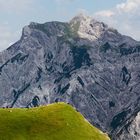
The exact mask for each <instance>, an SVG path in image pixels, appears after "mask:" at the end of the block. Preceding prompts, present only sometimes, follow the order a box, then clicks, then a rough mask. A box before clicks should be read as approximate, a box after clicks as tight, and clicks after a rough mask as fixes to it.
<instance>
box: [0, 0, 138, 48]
mask: <svg viewBox="0 0 140 140" xmlns="http://www.w3.org/2000/svg"><path fill="white" fill-rule="evenodd" d="M81 12H84V13H86V14H88V15H90V16H93V18H95V19H98V20H100V21H104V22H105V23H107V24H109V25H110V26H112V27H114V28H116V29H118V31H119V32H121V33H122V34H125V35H129V36H132V37H133V38H134V39H136V40H139V41H140V0H0V51H2V50H4V49H6V48H8V47H9V46H10V44H12V43H14V42H16V41H17V40H18V39H19V38H20V36H21V30H22V28H23V27H24V26H25V25H28V24H29V23H30V22H31V21H34V22H39V23H44V22H47V21H52V20H58V21H69V20H70V19H71V18H72V17H74V16H75V15H77V14H78V13H81Z"/></svg>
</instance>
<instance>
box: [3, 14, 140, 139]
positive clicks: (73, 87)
mask: <svg viewBox="0 0 140 140" xmlns="http://www.w3.org/2000/svg"><path fill="white" fill-rule="evenodd" d="M0 89H1V90H0V106H1V107H34V106H38V105H41V104H49V103H53V102H59V101H63V102H67V103H70V104H72V105H73V106H74V107H75V108H76V109H77V110H78V111H80V112H81V113H82V114H83V115H84V116H85V117H86V119H87V120H89V121H90V122H91V123H92V124H93V125H95V126H97V127H98V128H100V129H101V130H103V131H105V132H107V133H109V134H110V135H111V137H112V139H118V140H121V139H122V140H124V139H123V138H122V137H127V138H130V140H131V139H132V138H131V137H133V134H134V133H135V132H137V129H138V127H137V125H138V124H137V123H135V122H136V121H135V119H136V120H137V117H136V114H137V113H138V112H139V110H140V93H139V90H140V42H138V41H135V40H133V39H132V38H130V37H127V36H124V35H121V34H120V33H118V31H117V30H115V29H112V28H109V27H108V26H107V25H106V24H104V23H102V22H98V21H96V20H94V19H91V18H90V17H86V16H82V15H80V16H76V17H75V18H73V19H72V20H71V21H70V22H68V23H61V22H48V23H45V24H38V23H31V24H30V25H28V26H26V27H24V28H23V33H22V37H21V39H20V40H19V41H18V42H16V43H15V44H14V45H12V46H10V47H9V48H8V49H7V50H5V51H3V52H2V53H1V54H0ZM135 117H136V118H135ZM132 118H135V119H133V121H134V122H132V124H131V125H130V127H129V131H127V132H126V129H124V128H125V127H126V125H128V123H127V122H128V121H129V120H132ZM138 123H139V121H138ZM135 125H136V126H135ZM131 130H132V131H131ZM134 131H135V132H134ZM135 137H137V138H134V139H132V140H139V139H140V136H139V133H138V135H136V136H135ZM128 140H129V139H128Z"/></svg>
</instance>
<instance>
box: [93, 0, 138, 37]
mask: <svg viewBox="0 0 140 140" xmlns="http://www.w3.org/2000/svg"><path fill="white" fill-rule="evenodd" d="M94 17H95V18H96V19H98V20H102V21H104V22H106V23H107V24H109V26H112V27H114V28H116V29H118V30H119V32H121V33H122V34H125V35H128V36H131V37H133V38H134V39H136V40H140V26H139V25H140V0H126V2H123V3H120V4H117V5H116V6H115V7H114V8H112V9H109V10H104V11H98V12H96V13H94Z"/></svg>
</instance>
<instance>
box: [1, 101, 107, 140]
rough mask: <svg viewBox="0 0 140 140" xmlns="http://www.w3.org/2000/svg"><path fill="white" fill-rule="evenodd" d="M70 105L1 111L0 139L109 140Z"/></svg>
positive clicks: (60, 104) (62, 104)
mask: <svg viewBox="0 0 140 140" xmlns="http://www.w3.org/2000/svg"><path fill="white" fill-rule="evenodd" d="M108 139H109V138H108V137H107V136H106V135H105V134H103V133H102V132H101V131H99V130H98V129H96V128H95V127H93V126H92V125H90V124H89V123H88V122H87V121H86V120H85V119H84V117H83V116H82V115H81V114H80V113H78V112H76V111H75V110H74V109H73V108H72V107H71V106H70V105H67V104H65V103H57V104H52V105H48V106H42V107H38V108H31V109H0V140H108Z"/></svg>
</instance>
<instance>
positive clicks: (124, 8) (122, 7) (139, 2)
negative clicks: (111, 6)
mask: <svg viewBox="0 0 140 140" xmlns="http://www.w3.org/2000/svg"><path fill="white" fill-rule="evenodd" d="M116 8H117V10H119V11H121V12H126V13H130V12H135V11H136V10H138V9H139V8H140V0H127V1H126V2H125V3H121V4H118V5H117V6H116Z"/></svg>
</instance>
